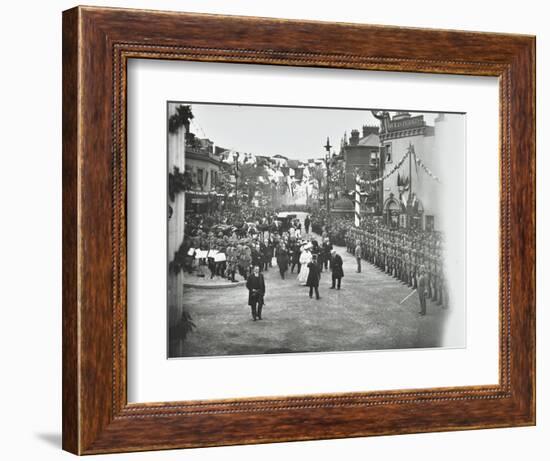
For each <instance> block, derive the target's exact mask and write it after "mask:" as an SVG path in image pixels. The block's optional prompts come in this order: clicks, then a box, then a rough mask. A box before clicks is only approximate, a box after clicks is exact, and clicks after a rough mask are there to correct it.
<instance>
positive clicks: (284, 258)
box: [277, 249, 288, 271]
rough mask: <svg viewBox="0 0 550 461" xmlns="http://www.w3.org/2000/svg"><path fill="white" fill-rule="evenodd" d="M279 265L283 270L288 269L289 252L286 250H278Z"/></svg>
mask: <svg viewBox="0 0 550 461" xmlns="http://www.w3.org/2000/svg"><path fill="white" fill-rule="evenodd" d="M277 266H279V269H281V270H282V271H286V270H287V269H288V253H287V252H286V250H281V249H279V250H277Z"/></svg>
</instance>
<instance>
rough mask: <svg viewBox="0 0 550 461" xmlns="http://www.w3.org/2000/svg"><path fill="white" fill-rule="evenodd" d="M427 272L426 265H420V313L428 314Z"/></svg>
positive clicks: (418, 289)
mask: <svg viewBox="0 0 550 461" xmlns="http://www.w3.org/2000/svg"><path fill="white" fill-rule="evenodd" d="M426 282H427V279H426V274H425V271H424V266H420V276H419V277H418V288H417V291H418V298H419V300H420V312H419V314H420V315H426V294H427V291H426Z"/></svg>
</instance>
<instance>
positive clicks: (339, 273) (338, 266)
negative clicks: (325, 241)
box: [331, 254, 344, 279]
mask: <svg viewBox="0 0 550 461" xmlns="http://www.w3.org/2000/svg"><path fill="white" fill-rule="evenodd" d="M343 265H344V262H343V261H342V257H341V256H340V255H338V254H336V255H334V258H332V262H331V267H332V277H333V278H335V279H340V278H342V277H343V276H344V267H343Z"/></svg>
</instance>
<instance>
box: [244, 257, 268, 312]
mask: <svg viewBox="0 0 550 461" xmlns="http://www.w3.org/2000/svg"><path fill="white" fill-rule="evenodd" d="M246 288H248V305H249V306H250V308H251V311H252V320H254V321H256V319H258V320H262V307H263V305H264V295H265V282H264V276H263V275H262V274H261V273H260V266H254V269H253V270H252V274H250V275H249V277H248V279H247V281H246Z"/></svg>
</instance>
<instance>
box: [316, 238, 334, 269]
mask: <svg viewBox="0 0 550 461" xmlns="http://www.w3.org/2000/svg"><path fill="white" fill-rule="evenodd" d="M331 253H332V244H331V243H330V240H329V238H328V237H327V238H326V239H325V240H324V241H323V245H322V246H321V257H322V259H321V260H320V261H319V262H320V263H322V266H321V271H322V270H323V268H324V269H325V270H328V268H329V264H330V258H331Z"/></svg>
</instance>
